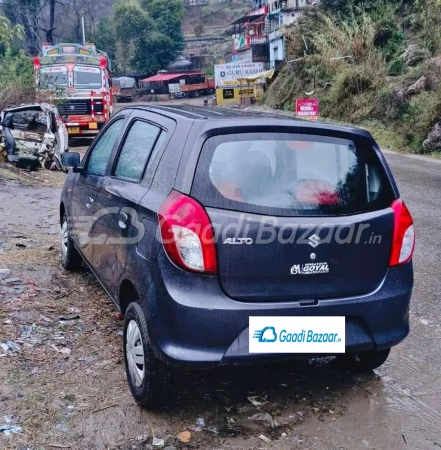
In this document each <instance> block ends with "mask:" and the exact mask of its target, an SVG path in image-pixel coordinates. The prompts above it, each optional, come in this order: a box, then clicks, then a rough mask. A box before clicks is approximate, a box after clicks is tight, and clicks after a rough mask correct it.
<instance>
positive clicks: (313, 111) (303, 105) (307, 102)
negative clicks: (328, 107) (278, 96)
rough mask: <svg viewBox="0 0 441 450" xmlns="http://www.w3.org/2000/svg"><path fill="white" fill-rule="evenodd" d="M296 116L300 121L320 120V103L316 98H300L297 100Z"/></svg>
mask: <svg viewBox="0 0 441 450" xmlns="http://www.w3.org/2000/svg"><path fill="white" fill-rule="evenodd" d="M296 116H297V117H298V118H299V119H307V120H318V117H319V101H318V100H317V99H316V98H298V99H297V100H296Z"/></svg>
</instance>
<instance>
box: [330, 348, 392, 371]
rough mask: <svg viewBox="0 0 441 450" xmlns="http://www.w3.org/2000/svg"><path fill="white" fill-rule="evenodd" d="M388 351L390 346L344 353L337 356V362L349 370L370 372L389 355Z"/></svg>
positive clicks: (380, 364)
mask: <svg viewBox="0 0 441 450" xmlns="http://www.w3.org/2000/svg"><path fill="white" fill-rule="evenodd" d="M389 353H390V348H388V349H386V350H379V351H371V352H361V353H345V354H344V355H338V356H337V363H338V365H339V366H340V367H342V368H343V369H345V370H347V371H350V372H357V373H363V372H370V371H372V370H374V369H377V368H378V367H380V366H382V365H383V364H384V363H385V362H386V360H387V358H388V357H389Z"/></svg>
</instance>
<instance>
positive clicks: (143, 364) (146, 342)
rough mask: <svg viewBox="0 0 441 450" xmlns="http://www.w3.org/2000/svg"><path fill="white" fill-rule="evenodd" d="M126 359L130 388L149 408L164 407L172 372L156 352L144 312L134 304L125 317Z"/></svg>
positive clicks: (138, 401)
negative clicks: (154, 351) (158, 357)
mask: <svg viewBox="0 0 441 450" xmlns="http://www.w3.org/2000/svg"><path fill="white" fill-rule="evenodd" d="M124 320H125V321H124V332H123V339H124V360H125V364H126V373H127V380H128V382H129V386H130V390H131V392H132V395H133V397H134V398H135V400H136V401H137V403H138V404H139V405H140V406H142V407H143V408H146V409H152V408H155V407H158V406H161V405H162V404H163V403H164V401H165V399H166V396H167V393H168V390H169V386H170V379H171V371H170V369H169V368H168V367H166V366H165V365H164V364H163V363H161V362H160V361H159V360H158V359H157V358H156V357H155V355H154V354H153V351H152V348H151V345H150V338H149V335H148V331H147V321H146V318H145V315H144V311H143V310H142V308H141V306H140V305H139V304H138V303H131V304H130V305H129V306H128V308H127V310H126V314H125V319H124Z"/></svg>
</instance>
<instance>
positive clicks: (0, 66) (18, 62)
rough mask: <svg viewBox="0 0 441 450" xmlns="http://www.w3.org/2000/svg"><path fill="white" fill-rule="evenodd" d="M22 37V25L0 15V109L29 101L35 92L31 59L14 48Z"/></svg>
mask: <svg viewBox="0 0 441 450" xmlns="http://www.w3.org/2000/svg"><path fill="white" fill-rule="evenodd" d="M23 37H24V30H23V27H21V26H11V24H10V22H9V20H8V19H6V17H3V16H0V109H3V108H5V107H7V106H12V105H14V104H20V103H22V102H25V101H26V102H29V101H31V100H30V99H32V98H33V96H34V94H35V81H34V72H33V67H32V63H31V59H30V58H28V57H27V56H26V55H25V53H24V52H23V51H16V50H15V48H14V45H15V44H17V43H18V42H19V41H21V40H22V39H23Z"/></svg>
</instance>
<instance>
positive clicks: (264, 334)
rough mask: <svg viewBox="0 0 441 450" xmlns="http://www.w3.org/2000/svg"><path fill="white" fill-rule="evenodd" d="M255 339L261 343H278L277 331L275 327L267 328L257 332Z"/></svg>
mask: <svg viewBox="0 0 441 450" xmlns="http://www.w3.org/2000/svg"><path fill="white" fill-rule="evenodd" d="M254 339H258V341H259V342H276V341H277V334H276V329H275V328H274V327H265V328H264V329H263V330H257V331H256V332H255V333H254Z"/></svg>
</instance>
